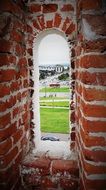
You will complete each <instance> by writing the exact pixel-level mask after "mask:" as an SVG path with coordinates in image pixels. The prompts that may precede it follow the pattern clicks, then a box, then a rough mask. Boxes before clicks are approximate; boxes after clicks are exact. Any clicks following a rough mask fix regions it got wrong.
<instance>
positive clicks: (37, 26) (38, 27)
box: [33, 20, 41, 30]
mask: <svg viewBox="0 0 106 190" xmlns="http://www.w3.org/2000/svg"><path fill="white" fill-rule="evenodd" d="M33 26H34V27H35V28H36V29H37V30H41V28H40V26H39V24H38V22H37V21H36V20H33Z"/></svg>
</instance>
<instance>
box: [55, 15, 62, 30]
mask: <svg viewBox="0 0 106 190" xmlns="http://www.w3.org/2000/svg"><path fill="white" fill-rule="evenodd" d="M61 21H62V18H61V15H60V14H58V13H56V14H55V18H54V27H57V28H58V27H59V26H60V24H61Z"/></svg>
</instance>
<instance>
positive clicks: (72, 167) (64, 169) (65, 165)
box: [52, 160, 79, 177]
mask: <svg viewBox="0 0 106 190" xmlns="http://www.w3.org/2000/svg"><path fill="white" fill-rule="evenodd" d="M58 173H60V174H65V173H67V174H70V175H73V176H76V177H78V175H79V171H78V165H77V162H76V161H74V160H54V161H53V163H52V175H53V174H58Z"/></svg>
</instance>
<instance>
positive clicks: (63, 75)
mask: <svg viewBox="0 0 106 190" xmlns="http://www.w3.org/2000/svg"><path fill="white" fill-rule="evenodd" d="M68 77H69V74H68V73H65V74H62V75H60V76H59V77H58V79H59V80H66V79H67V78H68Z"/></svg>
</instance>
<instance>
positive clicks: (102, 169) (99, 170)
mask: <svg viewBox="0 0 106 190" xmlns="http://www.w3.org/2000/svg"><path fill="white" fill-rule="evenodd" d="M81 159H82V158H81ZM82 161H83V159H82ZM83 167H84V171H86V173H87V174H88V175H91V174H105V173H106V166H102V165H95V163H90V162H86V161H85V160H84V161H83Z"/></svg>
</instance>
